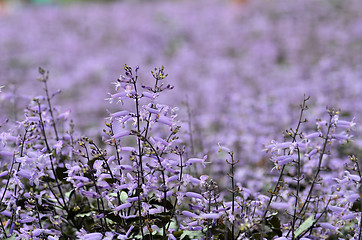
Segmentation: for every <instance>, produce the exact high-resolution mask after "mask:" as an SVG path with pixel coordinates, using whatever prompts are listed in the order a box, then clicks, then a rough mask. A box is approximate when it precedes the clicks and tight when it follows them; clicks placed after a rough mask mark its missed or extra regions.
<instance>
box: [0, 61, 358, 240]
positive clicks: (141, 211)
mask: <svg viewBox="0 0 362 240" xmlns="http://www.w3.org/2000/svg"><path fill="white" fill-rule="evenodd" d="M39 73H40V76H41V77H40V78H39V79H38V80H39V81H40V82H42V84H43V85H44V93H45V94H44V95H43V96H38V97H35V98H34V99H33V100H32V101H31V103H30V104H29V105H28V106H27V108H26V109H25V110H24V118H23V120H22V121H16V122H12V121H4V122H3V123H2V124H1V128H4V129H5V131H3V132H2V133H1V134H0V139H1V145H0V157H1V166H0V168H1V169H0V180H1V182H0V186H1V188H0V198H1V199H0V204H1V205H0V206H1V209H0V219H1V222H2V224H1V228H0V230H1V233H0V234H1V237H2V238H14V239H19V240H20V239H29V240H30V239H34V240H35V239H49V240H55V239H85V240H89V239H92V240H98V239H108V240H113V239H172V240H175V239H185V240H186V239H191V238H197V239H280V240H281V239H293V240H294V239H315V238H328V237H332V236H338V237H339V238H340V239H360V237H361V224H360V222H361V221H360V219H361V218H362V216H361V213H360V209H361V200H360V195H359V188H360V185H361V170H360V167H359V162H358V158H357V157H356V156H355V155H353V154H352V153H351V149H350V148H353V147H355V146H354V145H353V144H351V142H353V140H352V135H351V132H352V130H353V128H354V127H355V122H354V121H353V120H352V121H347V120H343V119H341V117H340V115H341V114H340V111H337V110H333V109H327V118H326V120H323V119H318V120H317V122H316V126H315V127H312V126H309V125H308V121H307V120H306V119H305V117H304V115H305V111H306V110H307V109H308V107H307V101H308V99H309V98H305V99H304V101H303V104H302V105H301V112H300V116H299V121H298V124H297V127H296V128H295V129H292V128H291V129H289V130H286V131H285V139H284V141H282V142H279V141H272V142H271V144H269V145H267V146H266V151H267V152H268V153H269V154H270V155H269V159H270V160H271V162H272V164H273V166H274V168H273V169H272V171H271V172H270V176H265V179H264V181H263V183H264V184H266V186H267V188H264V189H262V191H259V190H258V189H252V188H250V187H246V183H244V182H241V181H240V180H239V179H238V178H237V172H238V171H237V170H238V169H240V167H242V166H241V164H239V163H240V160H237V158H236V157H235V155H234V153H233V151H232V150H230V149H229V148H227V147H225V146H221V145H220V144H219V148H218V155H214V154H213V153H210V154H205V153H200V155H198V154H197V155H196V156H190V152H192V151H191V150H190V146H189V145H188V144H187V142H185V141H183V136H184V135H182V131H181V127H180V121H179V120H178V116H177V110H178V109H177V108H175V107H171V106H169V105H167V104H163V103H161V101H160V95H162V94H164V92H165V91H167V90H171V89H173V87H172V86H171V85H170V84H168V83H167V82H166V81H167V80H166V77H167V74H166V73H165V72H164V67H161V68H155V69H154V70H153V71H152V72H151V73H152V78H153V84H151V85H144V84H141V83H140V80H139V68H138V67H135V68H132V67H130V66H128V65H124V74H123V75H121V76H120V77H119V78H118V79H117V80H116V82H115V83H114V92H112V93H109V98H107V100H108V101H109V102H110V103H112V104H114V105H115V106H116V108H118V109H117V110H115V111H108V114H109V116H108V117H107V118H106V122H105V129H104V130H103V133H102V134H101V137H100V138H99V140H97V141H96V140H93V139H91V138H89V137H84V136H83V137H81V135H80V134H79V133H77V132H76V131H75V128H74V124H73V123H72V121H71V120H70V119H69V110H68V111H62V110H61V108H59V107H54V106H53V105H52V101H53V97H54V96H55V95H56V94H50V93H49V89H48V79H49V73H48V72H47V71H45V70H43V69H42V68H39ZM302 129H303V130H302ZM348 154H349V155H348ZM356 154H358V151H357V152H356ZM219 157H223V158H225V159H226V166H228V168H229V169H221V170H220V169H219V171H221V172H223V173H224V175H225V176H226V177H227V178H228V179H229V180H228V181H227V182H228V183H221V181H222V180H223V179H221V178H218V177H217V176H218V175H213V172H211V169H212V168H211V166H212V165H213V164H214V161H213V160H214V159H217V158H219ZM220 183H221V184H220Z"/></svg>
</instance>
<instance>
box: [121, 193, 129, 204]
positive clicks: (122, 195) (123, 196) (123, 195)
mask: <svg viewBox="0 0 362 240" xmlns="http://www.w3.org/2000/svg"><path fill="white" fill-rule="evenodd" d="M120 195H121V201H122V202H123V203H125V202H126V200H127V198H128V194H127V193H126V192H125V191H122V192H121V194H120Z"/></svg>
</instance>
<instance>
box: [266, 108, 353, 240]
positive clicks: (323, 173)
mask: <svg viewBox="0 0 362 240" xmlns="http://www.w3.org/2000/svg"><path fill="white" fill-rule="evenodd" d="M328 114H329V120H327V121H323V120H318V121H317V128H316V132H314V133H313V132H312V133H309V134H304V133H302V132H301V131H293V130H288V131H287V134H288V135H289V136H292V139H293V141H290V142H282V143H278V142H273V143H272V144H271V145H269V146H268V147H267V149H268V150H270V151H271V153H272V157H271V160H272V161H273V162H274V164H275V168H276V169H281V170H280V177H283V181H281V180H278V182H280V183H282V184H281V185H280V187H279V188H278V189H277V195H275V196H276V197H277V198H278V200H277V201H276V202H270V203H271V204H270V206H271V207H272V208H274V209H275V210H276V211H277V212H278V213H279V214H280V213H281V212H285V213H287V215H284V214H280V216H279V219H280V220H283V221H285V222H286V223H287V224H284V227H286V229H288V231H287V234H286V236H287V237H289V236H291V237H292V239H298V238H299V237H301V236H303V235H305V234H307V232H308V231H312V230H313V229H315V231H316V232H318V233H316V234H314V236H320V237H322V236H328V235H330V234H334V233H336V232H338V230H339V229H341V228H343V223H341V222H340V221H339V219H338V217H337V218H336V216H332V215H331V214H329V211H330V208H331V206H333V205H335V204H338V203H340V202H343V201H344V200H343V199H344V196H343V195H344V194H345V193H343V194H338V191H340V190H341V188H340V187H338V186H337V185H336V181H334V180H333V179H334V178H336V177H338V176H341V172H344V169H345V168H344V163H345V161H341V159H338V162H335V161H334V158H333V155H334V154H338V153H336V152H335V150H334V149H337V145H338V144H346V143H347V142H348V141H349V139H350V138H351V135H350V130H351V127H352V126H354V124H353V122H347V121H341V122H342V124H338V121H339V112H338V111H333V110H328ZM344 123H346V124H344ZM347 123H348V124H347ZM345 126H346V127H345ZM337 131H340V132H339V133H338V134H336V132H337ZM342 136H343V137H342ZM296 137H298V139H299V140H297V138H296ZM294 140H295V141H294ZM282 154H283V155H282ZM336 160H337V159H336ZM284 170H287V172H285V171H284ZM280 177H279V179H281V178H280ZM349 191H351V192H352V193H353V195H354V196H356V195H355V194H356V188H349ZM290 206H294V210H293V209H292V208H290ZM344 206H345V207H346V213H348V214H347V215H348V216H350V217H351V219H353V216H355V215H353V214H352V213H351V212H350V211H349V210H347V209H348V208H350V207H351V206H350V205H348V204H347V205H344ZM332 208H333V207H332ZM311 214H314V216H315V217H314V218H313V224H311V226H309V227H308V228H307V229H304V230H303V231H301V230H300V229H301V226H302V223H303V222H302V221H301V222H300V220H302V219H303V218H304V219H306V218H307V217H308V216H311ZM283 215H284V216H283ZM288 215H289V216H292V220H290V217H288ZM282 216H283V217H282ZM339 217H340V216H339ZM355 220H356V219H355ZM318 221H321V222H322V221H326V222H329V223H330V224H331V225H330V227H328V226H329V225H328V226H327V225H326V224H320V225H318V223H317V222H318ZM333 223H334V225H332V224H333ZM299 224H300V225H299ZM298 225H299V228H298ZM331 226H334V227H331ZM318 227H319V228H318ZM307 230H308V231H307Z"/></svg>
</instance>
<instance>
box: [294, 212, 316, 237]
mask: <svg viewBox="0 0 362 240" xmlns="http://www.w3.org/2000/svg"><path fill="white" fill-rule="evenodd" d="M314 216H315V214H312V215H310V216H309V218H307V220H305V221H304V222H303V223H302V224H301V225H300V226H299V228H298V229H297V230H296V231H295V232H294V236H295V237H298V236H299V235H300V234H302V233H303V232H304V231H305V230H307V229H308V228H310V226H312V225H313V224H314Z"/></svg>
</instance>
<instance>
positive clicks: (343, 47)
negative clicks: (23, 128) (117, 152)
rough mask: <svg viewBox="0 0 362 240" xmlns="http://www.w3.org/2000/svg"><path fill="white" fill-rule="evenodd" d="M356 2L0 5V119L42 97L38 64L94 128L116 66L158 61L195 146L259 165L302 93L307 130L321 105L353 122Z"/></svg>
mask: <svg viewBox="0 0 362 240" xmlns="http://www.w3.org/2000/svg"><path fill="white" fill-rule="evenodd" d="M361 9H362V1H360V0H350V1H343V0H326V1H317V0H305V1H287V0H276V1H267V0H252V1H251V0H250V1H247V0H244V1H242V0H239V1H237V0H193V1H191V0H173V1H161V0H153V1H141V0H124V1H85V0H79V1H71V0H28V1H12V0H7V1H1V2H0V85H5V87H4V88H3V89H2V93H1V102H0V111H1V115H2V118H5V116H7V117H8V118H10V119H13V120H16V119H17V120H19V119H21V118H22V117H23V113H22V109H23V108H24V106H25V105H26V103H28V101H29V100H30V99H31V98H32V97H34V96H36V95H38V94H41V93H42V85H41V84H40V83H39V82H37V81H36V78H37V77H38V72H37V71H38V70H37V69H38V66H42V67H43V68H44V69H47V70H49V71H50V82H49V86H50V89H51V90H52V91H56V90H57V89H60V90H61V91H62V94H61V95H59V96H57V98H56V99H55V102H56V104H58V105H61V106H62V108H63V109H65V110H67V109H69V110H70V112H71V117H72V118H73V119H74V121H75V123H76V125H77V128H78V129H80V131H82V132H83V133H84V134H87V135H91V136H97V134H98V135H99V133H100V132H101V130H102V128H103V124H104V118H105V117H107V112H106V109H107V108H108V109H113V110H114V108H115V106H110V105H108V103H107V102H106V101H105V100H104V99H105V98H107V93H108V92H112V91H113V89H112V85H111V83H112V82H114V81H115V80H116V79H117V78H118V77H119V75H120V74H122V73H123V70H122V69H123V65H124V64H125V63H126V64H129V65H131V66H136V65H139V66H140V76H141V81H144V82H148V81H150V80H151V77H152V76H151V74H150V71H151V70H152V69H153V68H154V67H160V66H161V65H164V66H165V68H166V72H168V73H169V77H168V78H167V81H169V83H170V84H172V85H174V86H175V89H174V90H172V92H168V93H166V94H165V95H164V96H163V97H164V98H163V100H164V101H166V103H168V104H170V105H171V106H174V107H175V106H178V107H179V108H180V110H179V115H180V119H181V120H182V124H184V128H183V129H184V133H185V138H186V140H190V139H187V138H188V137H189V133H190V131H191V132H192V135H193V140H192V141H193V144H194V150H193V151H195V153H194V154H195V155H198V156H203V154H205V153H209V152H212V151H214V150H215V149H217V143H221V144H223V145H225V146H228V147H229V148H232V149H233V150H234V151H235V152H236V154H237V157H238V158H240V159H241V160H242V161H245V162H252V163H255V164H256V165H257V164H260V163H262V162H263V161H265V159H264V155H263V154H264V153H263V151H262V150H263V148H264V147H263V146H264V144H266V143H268V142H270V141H271V140H272V139H277V138H282V137H283V136H282V131H283V130H285V129H289V128H290V127H295V125H296V123H297V121H298V114H299V105H300V104H301V103H302V100H303V97H304V94H305V95H307V96H311V100H310V101H309V106H310V110H309V111H308V112H307V118H308V119H310V122H311V125H312V126H313V123H314V119H315V118H319V117H321V116H323V114H324V112H325V108H326V106H334V107H336V108H340V109H341V110H342V112H343V114H342V115H343V118H345V119H346V120H352V119H353V118H355V121H356V122H357V123H358V124H359V125H360V116H361V112H362V12H361V11H360V10H361ZM118 107H119V108H120V107H121V106H118ZM190 121H191V128H190V127H189V125H188V122H190ZM358 129H359V128H357V129H356V131H355V135H356V140H355V142H354V144H356V145H357V146H359V145H361V143H360V140H359V138H358V136H359V135H360V134H359V132H360V131H359V130H358ZM245 171H247V170H245ZM240 174H242V173H240Z"/></svg>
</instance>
